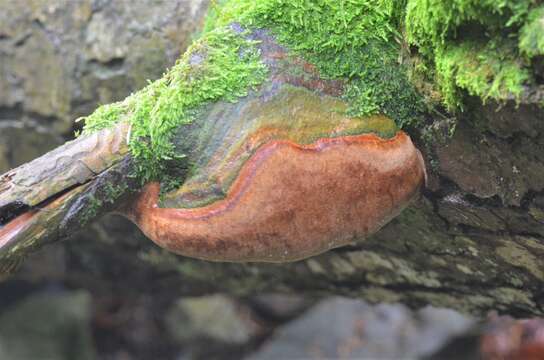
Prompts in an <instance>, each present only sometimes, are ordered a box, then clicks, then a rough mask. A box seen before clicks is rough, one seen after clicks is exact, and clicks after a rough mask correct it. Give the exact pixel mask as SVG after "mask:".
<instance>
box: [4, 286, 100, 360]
mask: <svg viewBox="0 0 544 360" xmlns="http://www.w3.org/2000/svg"><path fill="white" fill-rule="evenodd" d="M89 319H90V299H89V295H88V294H87V293H86V292H83V291H73V292H61V293H50V292H43V293H37V294H35V295H34V294H33V295H30V296H29V297H28V298H26V299H25V300H23V301H20V302H18V303H17V304H13V305H12V306H11V307H10V308H8V309H3V311H2V312H1V313H0V359H21V360H23V359H24V360H30V359H40V360H63V359H66V360H72V359H79V360H85V359H94V358H95V352H94V348H93V344H92V339H91V333H90V326H89Z"/></svg>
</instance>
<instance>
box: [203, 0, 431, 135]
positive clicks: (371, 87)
mask: <svg viewBox="0 0 544 360" xmlns="http://www.w3.org/2000/svg"><path fill="white" fill-rule="evenodd" d="M403 10H404V2H403V1H394V0H352V1H337V0H315V1H307V0H266V1H265V0H227V1H222V2H221V5H216V6H215V7H213V11H212V13H211V16H210V18H209V19H208V20H209V21H208V23H207V25H206V28H207V29H208V30H209V29H213V28H215V27H216V26H224V25H225V24H228V23H230V22H233V21H237V22H240V23H242V24H243V25H245V26H249V27H255V28H266V29H269V30H271V31H272V33H273V34H274V35H275V36H276V37H277V39H278V41H279V42H280V43H282V44H284V45H287V46H288V47H289V48H290V49H291V50H293V51H294V52H295V53H297V54H299V55H301V56H303V57H304V58H305V59H306V60H308V61H309V62H311V63H313V64H315V65H316V66H317V67H318V69H319V70H320V74H321V76H322V77H324V78H329V79H334V78H340V79H345V80H346V81H347V87H346V92H345V98H346V100H347V101H348V103H349V104H350V109H349V113H350V115H358V116H368V115H374V114H378V113H381V114H386V115H388V116H390V117H392V118H393V119H394V120H395V121H396V122H397V124H398V125H399V126H401V127H402V126H404V125H406V124H409V123H414V122H417V121H418V120H419V119H420V118H421V113H422V110H423V106H422V105H423V104H422V102H421V101H420V98H419V97H418V96H417V94H416V92H415V91H414V88H413V86H412V85H411V84H410V82H409V81H408V78H407V76H406V73H405V69H404V67H403V66H402V65H401V64H399V61H398V59H399V53H400V40H399V38H400V36H399V32H398V28H399V24H400V22H401V19H402V16H403Z"/></svg>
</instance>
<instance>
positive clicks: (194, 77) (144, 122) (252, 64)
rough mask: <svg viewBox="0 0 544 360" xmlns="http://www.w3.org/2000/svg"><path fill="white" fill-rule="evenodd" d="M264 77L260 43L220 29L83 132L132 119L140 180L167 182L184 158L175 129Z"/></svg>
mask: <svg viewBox="0 0 544 360" xmlns="http://www.w3.org/2000/svg"><path fill="white" fill-rule="evenodd" d="M265 77H266V68H265V66H264V64H262V63H261V61H260V59H259V53H258V50H257V48H256V46H255V42H253V41H250V40H248V39H246V37H245V36H244V34H243V33H242V34H238V33H236V32H235V31H233V30H232V29H231V28H230V27H219V28H217V29H215V30H213V31H210V32H208V33H206V34H205V35H204V36H203V37H201V38H200V39H199V40H198V41H196V42H195V43H194V44H193V45H192V46H191V47H190V48H189V49H188V50H187V52H186V53H185V54H184V55H183V56H182V57H181V58H180V59H179V60H178V62H177V63H176V64H175V65H174V66H173V67H172V68H171V69H170V70H169V71H168V72H167V73H166V74H164V76H163V77H162V78H160V79H159V80H156V81H154V82H152V83H150V84H149V85H148V86H147V87H145V88H144V89H142V90H141V91H139V92H137V93H135V94H133V95H131V96H129V97H128V98H127V99H125V100H124V101H122V102H119V103H114V104H110V105H104V106H102V107H100V108H98V109H97V110H96V111H95V112H94V113H93V114H91V115H89V116H88V117H87V118H86V120H85V127H84V131H83V132H84V133H86V132H92V131H96V130H100V129H103V128H106V127H109V126H111V125H113V124H114V123H116V122H118V121H119V120H120V119H122V118H125V119H127V121H130V123H131V131H130V139H129V147H130V150H131V152H132V154H133V156H134V157H135V159H136V166H137V172H138V176H139V177H140V178H141V180H142V182H145V181H148V180H152V179H162V178H163V175H164V170H165V162H167V161H168V160H172V159H174V158H180V157H183V154H178V153H176V152H175V149H174V145H173V143H172V137H173V133H174V130H175V129H177V128H179V126H181V125H183V124H189V123H190V122H191V121H192V119H193V115H194V113H195V112H196V111H197V110H198V108H200V107H201V106H203V105H204V104H205V103H207V102H211V101H217V100H226V101H235V100H236V99H237V98H238V97H241V96H245V95H247V92H248V90H249V89H251V88H252V87H256V86H258V85H259V84H260V83H262V81H263V80H264V79H265Z"/></svg>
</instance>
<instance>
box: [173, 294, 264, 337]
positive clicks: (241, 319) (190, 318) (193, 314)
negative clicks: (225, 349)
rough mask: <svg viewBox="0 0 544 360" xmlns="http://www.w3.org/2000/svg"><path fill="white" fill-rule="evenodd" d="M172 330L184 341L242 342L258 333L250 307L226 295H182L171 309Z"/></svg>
mask: <svg viewBox="0 0 544 360" xmlns="http://www.w3.org/2000/svg"><path fill="white" fill-rule="evenodd" d="M166 323H167V324H168V328H169V329H170V333H171V334H172V335H173V336H174V337H175V338H177V339H178V340H180V341H182V342H187V341H189V340H195V339H197V338H208V339H212V340H214V341H219V342H224V343H228V344H243V343H246V342H248V341H249V340H250V339H251V338H252V337H254V336H255V335H256V334H258V332H259V326H258V325H257V323H256V322H255V321H253V320H252V319H251V316H250V312H249V310H248V309H247V308H245V309H244V307H241V306H238V305H237V304H236V303H235V302H234V301H233V300H231V299H230V298H228V297H226V296H223V295H212V296H206V297H200V298H199V297H196V298H182V299H181V300H180V301H178V302H177V303H176V304H175V305H174V307H173V308H172V309H171V310H170V311H169V312H168V314H167V318H166Z"/></svg>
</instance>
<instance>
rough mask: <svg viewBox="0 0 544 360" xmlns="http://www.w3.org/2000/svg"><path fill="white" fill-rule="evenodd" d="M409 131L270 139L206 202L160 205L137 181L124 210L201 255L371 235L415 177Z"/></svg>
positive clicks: (169, 242)
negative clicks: (307, 140) (136, 192)
mask: <svg viewBox="0 0 544 360" xmlns="http://www.w3.org/2000/svg"><path fill="white" fill-rule="evenodd" d="M423 179H424V170H423V163H422V160H421V157H420V155H419V153H418V151H417V149H416V148H415V147H414V145H413V144H412V142H411V141H410V138H409V137H408V136H407V135H406V134H405V133H403V132H398V133H397V134H396V135H395V136H394V137H393V138H391V139H382V138H380V137H379V136H376V135H374V134H365V135H356V136H341V137H336V138H322V139H319V140H317V141H316V142H314V143H312V144H309V145H299V144H296V143H294V142H292V141H288V140H274V141H270V142H268V143H266V144H265V145H263V146H261V147H260V148H259V149H258V150H257V152H256V153H255V154H254V155H253V156H252V157H251V158H250V159H249V160H248V161H247V162H246V163H245V164H244V165H243V167H242V169H241V170H240V172H239V174H238V176H237V177H236V179H235V180H234V182H233V184H232V185H231V188H230V189H229V191H228V193H227V196H226V197H225V198H224V199H222V200H219V201H216V202H214V203H212V204H210V205H207V206H203V207H198V208H193V209H177V208H160V207H159V206H158V197H159V186H160V185H159V184H158V183H151V184H149V185H147V186H146V187H145V189H144V190H143V192H142V194H141V195H140V196H139V198H138V200H137V201H136V203H135V206H134V208H133V209H132V210H131V211H129V212H128V216H129V217H130V218H131V219H132V220H133V221H134V222H135V223H136V224H137V225H138V226H139V227H140V229H142V231H143V232H144V233H145V234H146V235H147V236H148V237H149V238H150V239H151V240H153V241H154V242H156V243H157V244H159V245H160V246H162V247H164V248H166V249H168V250H170V251H173V252H175V253H178V254H182V255H186V256H191V257H197V258H202V259H207V260H221V261H267V262H283V261H292V260H298V259H302V258H306V257H309V256H312V255H316V254H319V253H321V252H324V251H327V250H329V249H331V248H335V247H338V246H342V245H346V244H348V243H351V242H353V241H355V240H357V239H361V238H364V237H367V236H368V235H370V234H372V233H374V232H376V231H377V230H378V229H380V228H381V227H382V226H383V225H384V224H386V223H387V222H388V221H389V220H390V219H392V218H393V217H395V216H396V215H397V214H398V213H399V212H400V211H401V210H402V209H403V208H404V207H405V206H406V205H407V204H408V202H409V201H410V199H412V198H413V197H414V195H415V194H416V193H417V191H418V188H419V187H420V186H421V184H422V183H423Z"/></svg>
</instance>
